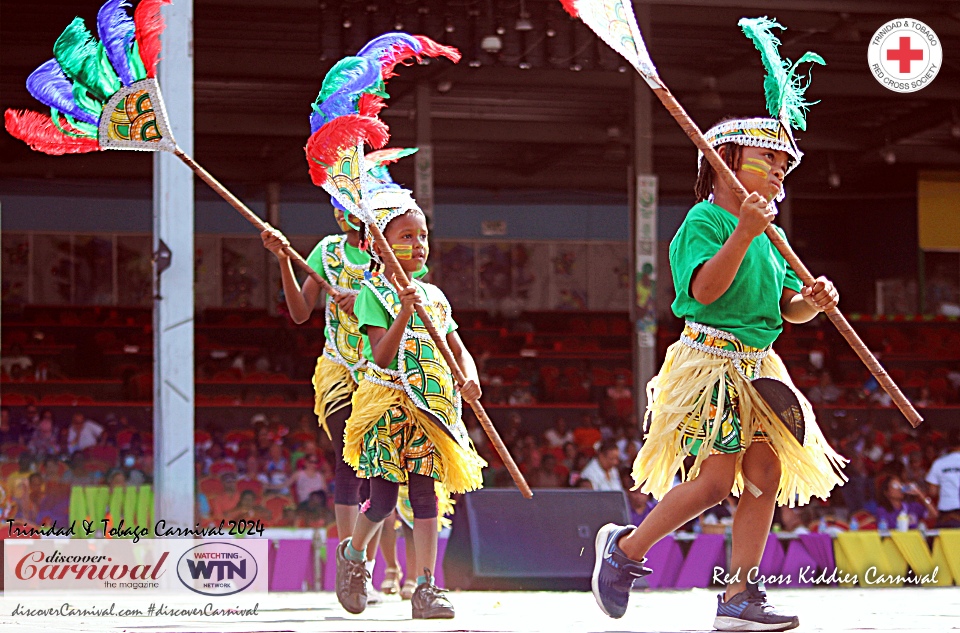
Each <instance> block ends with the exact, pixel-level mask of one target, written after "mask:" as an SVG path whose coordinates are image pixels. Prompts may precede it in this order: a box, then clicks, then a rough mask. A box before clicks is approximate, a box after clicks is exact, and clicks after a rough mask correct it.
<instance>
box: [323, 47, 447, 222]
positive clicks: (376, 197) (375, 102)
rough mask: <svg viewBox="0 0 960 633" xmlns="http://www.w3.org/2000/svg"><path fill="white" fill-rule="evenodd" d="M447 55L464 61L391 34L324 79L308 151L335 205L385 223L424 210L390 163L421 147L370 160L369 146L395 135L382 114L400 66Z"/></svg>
mask: <svg viewBox="0 0 960 633" xmlns="http://www.w3.org/2000/svg"><path fill="white" fill-rule="evenodd" d="M439 56H443V57H446V58H448V59H450V60H451V61H454V62H456V61H458V60H459V59H460V53H459V51H457V49H455V48H452V47H447V46H442V45H440V44H437V43H436V42H434V41H433V40H431V39H430V38H427V37H424V36H421V35H416V36H414V35H408V34H407V33H388V34H385V35H381V36H380V37H377V38H375V39H373V40H371V41H370V42H369V43H368V44H367V45H366V46H364V47H363V48H362V49H360V51H359V52H358V53H357V54H356V55H354V56H350V57H345V58H343V59H341V60H340V61H338V62H337V63H336V64H334V65H333V68H331V69H330V71H329V72H328V73H327V75H326V77H324V80H323V84H322V86H321V88H320V94H319V95H318V96H317V99H316V101H314V103H313V106H312V107H313V112H312V113H311V115H310V131H311V134H310V138H309V140H308V141H307V145H306V147H305V150H306V154H307V163H308V164H309V167H310V178H311V180H312V181H313V184H315V185H317V186H320V187H323V189H324V190H325V191H326V192H327V193H329V194H330V196H331V198H332V200H333V201H334V204H335V206H337V207H339V208H340V209H342V210H344V211H348V212H349V213H351V214H353V215H355V216H357V217H359V218H361V219H362V220H363V221H364V222H368V223H369V222H376V223H377V224H378V226H379V225H380V224H381V222H383V223H384V224H383V226H385V223H386V222H389V221H390V220H391V219H393V217H396V216H397V215H400V214H402V213H406V212H407V211H409V210H411V209H419V207H418V206H417V203H416V201H415V200H414V199H413V196H411V195H410V192H409V191H407V190H405V189H402V188H401V187H400V186H398V185H397V184H396V183H394V182H393V179H392V178H390V174H389V172H388V171H387V167H386V165H387V164H389V163H392V162H394V161H396V160H399V159H400V158H402V157H404V156H409V155H410V154H412V153H413V152H415V151H416V150H415V149H388V150H382V151H381V152H373V153H372V154H370V155H369V156H367V157H364V144H368V145H370V146H372V147H374V148H380V147H383V146H384V145H386V143H387V140H388V139H389V138H390V135H389V130H388V128H387V126H386V124H385V123H384V122H383V121H381V120H380V118H379V116H378V115H379V113H380V110H382V109H383V107H384V105H385V104H384V99H388V98H389V95H388V94H387V92H386V85H385V84H386V80H387V79H389V78H390V77H394V76H395V72H394V69H395V68H396V67H397V65H398V64H405V63H409V62H410V61H412V60H414V59H417V60H420V59H422V58H423V57H439ZM375 211H376V212H375ZM382 228H383V227H382V226H381V230H382Z"/></svg>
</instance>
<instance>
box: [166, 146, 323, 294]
mask: <svg viewBox="0 0 960 633" xmlns="http://www.w3.org/2000/svg"><path fill="white" fill-rule="evenodd" d="M173 153H174V154H175V155H176V156H177V158H179V159H180V160H182V161H183V162H184V163H186V165H187V167H189V168H190V169H192V170H193V172H194V173H195V174H197V176H199V177H200V180H202V181H203V182H205V183H207V184H208V185H210V188H211V189H213V190H214V191H216V192H217V193H218V194H220V197H221V198H223V199H224V200H226V201H227V203H228V204H229V205H230V206H231V207H233V208H234V209H236V210H237V211H239V212H240V215H242V216H243V217H244V218H246V219H247V220H248V221H249V222H250V224H253V225H254V226H255V227H257V228H258V229H260V230H261V231H266V230H267V229H272V228H273V227H272V226H270V225H269V224H267V223H266V222H264V221H263V220H261V219H260V218H259V217H258V216H257V214H256V213H254V212H253V211H251V210H250V208H249V207H247V205H245V204H243V203H242V202H240V200H239V199H238V198H237V197H236V196H235V195H233V194H232V193H230V192H229V191H228V190H227V188H226V187H224V186H223V185H221V184H220V182H219V181H218V180H217V179H216V178H214V177H213V176H211V175H210V172H208V171H207V170H206V169H204V168H203V167H201V166H200V165H199V164H198V163H197V161H195V160H193V159H192V158H190V156H188V155H187V154H186V153H185V152H184V151H183V150H181V149H180V148H179V147H178V148H176V149H175V150H174V151H173ZM283 252H284V253H286V255H287V256H288V257H290V259H291V260H293V263H294V264H296V265H297V266H298V267H299V268H300V269H301V270H303V271H304V272H305V273H307V275H309V276H310V278H311V279H313V280H314V281H315V282H317V284H318V285H319V286H320V287H321V288H323V290H324V291H325V292H326V293H327V294H329V295H331V296H332V297H333V298H335V299H336V298H338V297H339V296H340V293H339V292H337V291H336V290H334V288H333V286H331V285H330V284H329V283H327V280H326V279H324V278H323V277H321V276H320V274H319V273H317V271H315V270H314V269H313V268H311V267H310V264H308V263H307V262H306V260H305V259H303V257H301V256H300V253H298V252H297V251H295V250H293V249H292V248H290V247H289V246H285V247H284V248H283Z"/></svg>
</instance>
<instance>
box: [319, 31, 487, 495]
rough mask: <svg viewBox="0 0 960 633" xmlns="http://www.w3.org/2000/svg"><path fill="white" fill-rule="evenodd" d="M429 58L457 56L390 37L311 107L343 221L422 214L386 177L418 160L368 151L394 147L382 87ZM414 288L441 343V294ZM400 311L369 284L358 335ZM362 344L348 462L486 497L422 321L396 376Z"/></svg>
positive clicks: (333, 74)
mask: <svg viewBox="0 0 960 633" xmlns="http://www.w3.org/2000/svg"><path fill="white" fill-rule="evenodd" d="M424 55H429V56H438V55H443V56H446V57H448V58H451V59H454V60H456V59H459V54H458V53H457V51H456V50H455V49H451V48H447V47H443V46H440V45H439V44H437V43H435V42H433V41H431V40H429V39H427V38H425V37H420V36H410V35H407V34H405V33H393V34H388V35H383V36H381V37H378V38H376V39H375V40H373V41H371V42H370V43H368V44H367V45H366V46H364V48H363V49H361V51H360V52H359V53H358V54H357V55H356V56H354V57H347V58H345V59H343V60H341V61H339V62H337V63H336V64H335V65H334V67H333V69H332V70H331V71H330V73H329V74H328V75H327V78H326V79H325V80H324V84H323V88H322V90H321V92H320V96H319V97H318V99H317V101H316V102H315V104H314V114H313V116H312V117H311V124H312V129H313V134H312V135H311V137H310V139H309V141H308V142H307V147H306V152H307V157H308V162H309V164H310V173H311V177H312V178H313V181H314V184H317V185H320V186H322V187H323V188H324V189H325V190H326V191H327V192H328V193H329V194H330V195H331V196H332V197H333V198H334V200H335V201H336V203H337V204H338V206H340V208H342V209H344V210H345V212H349V213H350V214H351V215H353V216H355V217H358V218H361V219H362V220H363V221H364V222H365V223H367V224H371V223H374V222H376V224H377V226H378V227H379V228H380V230H381V231H383V230H385V229H386V226H387V224H389V222H390V221H391V220H393V219H394V218H396V217H398V216H400V215H403V214H405V213H407V212H409V211H417V212H420V209H419V207H418V206H417V203H416V201H414V199H413V197H412V196H411V195H410V192H409V191H407V190H404V189H402V188H400V187H399V186H398V185H396V184H395V183H394V182H393V181H392V179H391V178H390V175H389V172H388V171H387V168H386V164H387V163H389V162H393V161H395V160H397V159H399V158H401V157H403V156H405V155H408V154H410V153H412V150H383V151H381V152H373V153H372V154H371V157H376V164H375V165H374V168H372V169H367V168H364V167H365V166H366V165H367V159H366V158H365V156H364V143H367V144H370V145H373V146H374V147H380V146H382V145H384V144H385V143H386V141H387V138H388V133H387V128H386V126H385V125H384V124H383V122H382V121H380V119H379V118H377V114H378V113H379V111H380V109H381V108H382V107H383V105H384V104H383V99H384V98H387V97H388V95H387V93H386V91H385V84H384V80H385V79H388V78H389V77H391V76H393V74H394V73H393V69H394V67H395V66H396V65H397V64H398V63H401V62H403V61H404V60H407V59H411V58H414V57H416V58H419V57H421V56H424ZM374 257H375V258H376V255H374ZM413 283H414V284H415V285H416V286H417V287H418V289H419V291H420V292H421V293H422V294H423V295H424V296H425V298H426V300H425V301H424V307H425V309H426V311H427V313H428V314H429V315H430V318H431V320H432V321H433V322H434V324H435V325H436V326H437V329H438V330H439V331H440V332H441V333H442V334H447V333H449V332H452V331H453V330H454V329H456V323H455V322H454V321H453V318H452V314H451V310H450V304H449V302H447V299H446V297H445V296H444V295H443V292H442V291H441V290H440V289H439V288H437V287H436V286H433V285H432V284H428V283H423V282H420V281H416V280H414V281H413ZM400 308H401V305H400V300H399V297H398V295H397V289H396V288H394V287H393V286H392V285H391V284H390V282H389V281H387V279H386V276H385V275H382V274H368V275H366V278H365V279H364V280H363V281H362V282H361V290H360V293H359V295H358V296H357V300H356V302H355V305H354V312H355V313H356V315H357V319H358V323H359V332H360V333H363V331H364V327H365V325H378V326H382V327H384V328H388V327H389V326H390V323H392V322H393V320H394V319H395V317H396V316H397V314H399V312H400ZM363 338H364V341H363V346H362V348H363V355H364V357H365V360H366V363H365V364H364V365H363V368H362V371H361V372H360V379H359V387H358V388H357V391H356V392H355V393H354V395H353V399H352V405H353V411H352V413H351V415H350V418H349V419H348V420H347V425H346V431H345V437H344V450H343V455H344V460H345V461H346V462H347V463H349V464H350V465H351V466H353V467H354V468H355V469H356V470H357V472H358V474H359V475H360V476H361V477H365V478H374V477H380V478H383V479H385V480H387V481H390V482H395V483H405V482H406V481H407V479H408V475H409V474H411V473H416V474H420V475H424V476H427V477H431V478H433V479H434V480H436V481H439V482H440V483H442V484H444V485H445V487H446V489H447V490H449V491H450V492H466V491H469V490H476V489H478V488H480V486H481V484H482V476H481V468H482V467H483V466H485V465H486V463H485V462H484V461H483V459H482V458H481V457H480V456H479V455H478V454H477V452H476V450H475V449H474V447H473V444H472V442H471V441H470V438H469V436H468V435H467V430H466V427H465V426H464V424H463V421H462V419H461V409H462V403H461V399H460V394H459V393H458V391H457V389H456V385H455V383H454V379H453V376H452V374H451V371H450V368H449V367H448V366H447V364H446V361H445V360H444V359H443V357H442V355H441V354H440V351H439V349H438V348H437V346H436V344H435V343H434V342H433V340H432V339H431V338H430V336H429V334H428V333H427V330H426V328H425V327H424V325H423V323H422V322H421V321H420V318H419V317H418V316H416V315H414V317H413V318H412V319H411V321H410V323H409V324H408V325H407V328H406V330H405V331H404V335H403V340H402V342H401V344H400V347H399V351H398V355H397V360H396V361H395V362H394V363H391V365H390V366H389V367H378V366H376V365H375V364H374V362H373V354H372V350H371V349H370V346H369V342H368V341H367V340H366V337H365V336H364V337H363Z"/></svg>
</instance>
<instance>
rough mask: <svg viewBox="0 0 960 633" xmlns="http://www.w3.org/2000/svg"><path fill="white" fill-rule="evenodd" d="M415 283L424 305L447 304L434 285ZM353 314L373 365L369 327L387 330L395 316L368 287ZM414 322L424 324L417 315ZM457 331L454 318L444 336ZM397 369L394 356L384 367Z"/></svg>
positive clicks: (364, 287)
mask: <svg viewBox="0 0 960 633" xmlns="http://www.w3.org/2000/svg"><path fill="white" fill-rule="evenodd" d="M413 283H415V284H416V286H417V292H418V293H419V294H420V296H421V297H422V298H423V303H424V305H428V304H430V303H434V302H436V303H441V302H442V303H446V297H445V296H444V294H443V291H442V290H440V289H439V288H437V287H436V286H434V285H433V284H428V283H424V282H422V281H418V280H416V279H414V280H413ZM353 312H354V314H356V315H357V322H358V323H359V324H360V333H361V334H362V335H363V355H364V357H365V358H366V359H367V360H368V361H370V362H371V363H372V362H374V360H373V347H372V346H371V345H370V337H369V336H367V326H368V325H373V326H375V327H382V328H384V329H387V328H389V327H390V325H391V324H392V323H393V315H392V314H390V313H389V312H387V309H386V308H385V307H384V305H383V303H381V302H380V299H379V298H378V297H377V294H376V293H375V292H374V291H373V290H371V289H370V288H368V287H367V286H366V285H364V286H363V287H362V288H360V294H359V295H357V301H356V303H354V304H353ZM413 322H414V326H415V327H416V326H422V325H423V322H422V321H421V320H420V317H419V316H418V315H417V314H416V313H414V315H413ZM456 329H457V323H456V321H454V320H453V317H451V318H450V322H449V324H448V326H447V331H446V332H444V334H449V333H450V332H453V331H454V330H456ZM396 368H397V357H396V356H394V357H393V359H392V360H391V361H390V366H389V367H384V369H396Z"/></svg>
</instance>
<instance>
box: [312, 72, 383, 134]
mask: <svg viewBox="0 0 960 633" xmlns="http://www.w3.org/2000/svg"><path fill="white" fill-rule="evenodd" d="M379 81H380V67H379V66H378V65H376V64H374V63H371V62H370V60H368V59H364V58H359V57H346V58H344V59H342V60H340V61H339V62H337V63H336V64H334V66H333V68H331V69H330V71H329V72H328V73H327V76H326V77H324V80H323V87H322V88H321V90H320V96H318V97H317V100H316V102H314V104H313V113H312V114H311V115H310V132H311V134H312V133H314V132H316V131H317V130H319V129H320V128H321V127H322V126H323V125H324V124H326V123H329V122H330V121H332V120H333V119H335V118H337V117H339V116H344V115H346V114H356V113H357V102H358V101H359V99H360V95H361V94H362V93H364V92H366V91H367V90H368V89H369V88H370V87H371V86H376V85H377V84H378V82H379Z"/></svg>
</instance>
